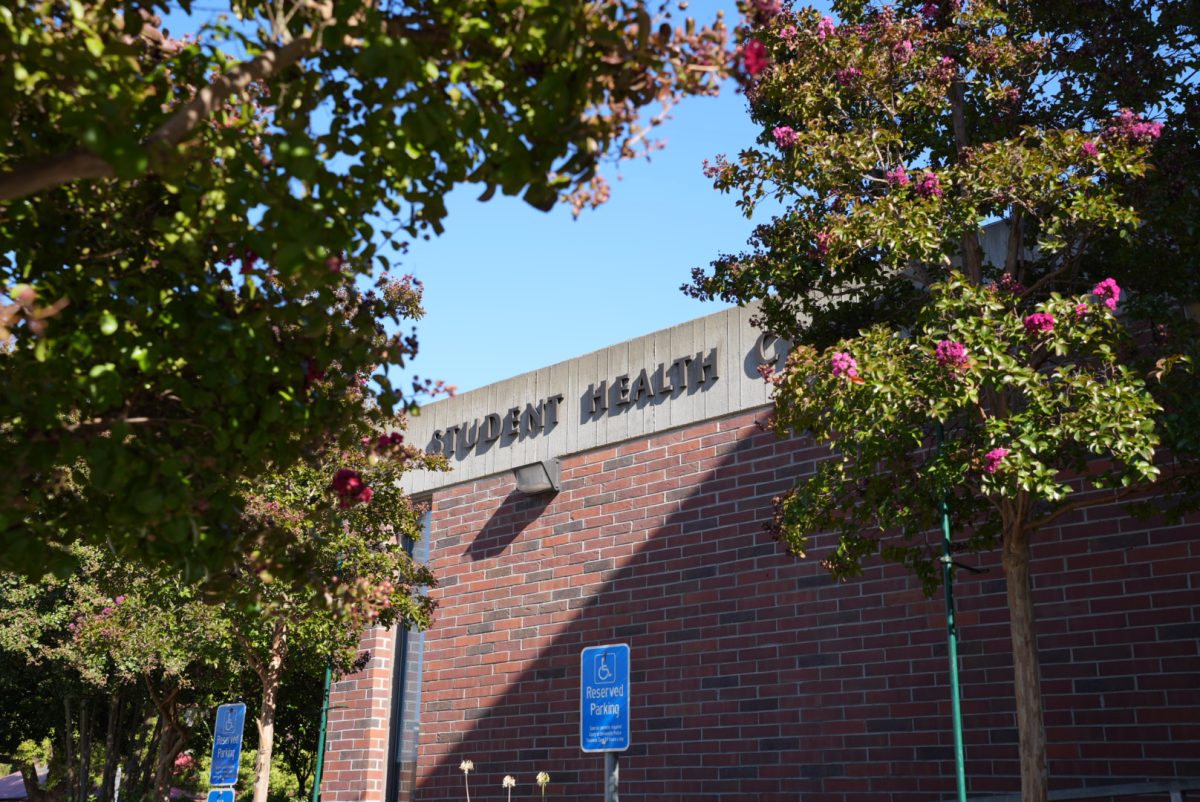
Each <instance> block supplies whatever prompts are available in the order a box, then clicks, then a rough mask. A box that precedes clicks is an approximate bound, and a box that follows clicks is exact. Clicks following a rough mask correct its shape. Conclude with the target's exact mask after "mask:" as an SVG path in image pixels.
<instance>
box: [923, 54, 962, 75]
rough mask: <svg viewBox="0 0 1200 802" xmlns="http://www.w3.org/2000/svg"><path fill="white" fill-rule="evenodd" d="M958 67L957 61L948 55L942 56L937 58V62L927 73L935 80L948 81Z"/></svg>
mask: <svg viewBox="0 0 1200 802" xmlns="http://www.w3.org/2000/svg"><path fill="white" fill-rule="evenodd" d="M957 69H958V62H957V61H955V60H954V59H953V58H951V57H950V56H942V57H941V58H940V59H938V63H937V64H936V65H935V66H934V67H933V69H932V70H930V72H929V75H930V77H931V78H933V79H934V80H935V81H949V80H950V79H951V78H953V77H954V73H955V72H956V71H957Z"/></svg>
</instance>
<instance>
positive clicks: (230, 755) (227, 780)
mask: <svg viewBox="0 0 1200 802" xmlns="http://www.w3.org/2000/svg"><path fill="white" fill-rule="evenodd" d="M245 724H246V705H245V704H244V703H242V702H237V703H235V704H230V705H221V706H220V707H218V708H217V723H216V726H214V727H213V748H212V767H211V768H210V769H209V771H208V784H209V785H217V786H220V785H234V784H236V783H237V779H238V769H239V768H241V765H242V730H243V729H244V728H245ZM214 794H217V796H216V797H215V798H214V796H213V795H214ZM223 794H228V799H227V798H226V796H223ZM208 802H233V789H231V788H225V789H222V788H218V789H214V790H212V791H209V792H208Z"/></svg>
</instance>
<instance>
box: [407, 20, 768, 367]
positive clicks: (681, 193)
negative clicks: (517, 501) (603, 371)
mask: <svg viewBox="0 0 1200 802" xmlns="http://www.w3.org/2000/svg"><path fill="white" fill-rule="evenodd" d="M717 9H724V10H725V12H726V20H727V22H729V23H730V24H731V25H732V24H734V23H736V22H737V20H738V14H737V7H736V3H735V2H734V0H702V1H701V2H693V3H691V5H690V7H689V9H688V11H687V13H688V14H689V15H691V16H695V17H696V18H697V20H704V19H711V18H713V17H714V16H715V13H716V10H717ZM672 117H673V119H671V120H670V121H668V122H667V123H666V124H665V125H664V126H663V127H662V128H661V129H660V133H659V138H661V139H666V140H667V142H668V144H667V147H666V148H665V149H664V150H661V151H658V152H657V153H655V154H654V155H653V157H652V159H651V160H650V161H649V162H645V161H638V162H633V163H628V162H627V163H625V164H622V165H620V166H619V169H617V170H613V169H609V170H608V173H607V176H608V179H609V182H610V183H611V185H612V198H611V200H609V202H608V203H606V204H605V205H603V206H601V207H600V208H599V209H596V210H594V211H585V212H584V213H583V214H582V215H581V216H580V217H579V219H578V220H573V219H572V217H571V212H570V209H569V208H567V207H559V208H556V209H554V210H553V211H551V212H549V213H544V212H539V211H537V210H535V209H533V208H532V207H529V206H527V205H526V204H525V203H523V202H521V201H520V200H517V199H512V198H504V197H499V196H497V197H495V198H493V199H492V200H491V201H488V202H487V203H479V202H478V201H477V200H476V199H477V198H478V197H479V194H480V191H479V190H478V189H476V188H474V187H463V188H460V189H459V190H458V191H456V192H455V193H454V194H453V195H452V196H451V198H450V201H449V204H448V208H449V210H450V216H449V219H448V220H447V221H446V232H445V233H444V234H443V235H442V236H441V237H440V238H437V239H435V240H431V241H429V242H417V243H414V244H413V246H412V247H411V249H410V251H409V255H408V256H407V257H406V258H405V260H404V269H405V271H406V272H411V273H413V274H414V275H416V276H417V277H418V278H420V279H421V280H422V281H423V282H424V283H425V309H426V313H427V314H426V317H425V319H424V320H423V321H421V323H420V324H419V325H418V327H417V332H418V336H419V338H420V343H421V345H420V349H421V350H420V353H419V354H418V356H417V359H416V360H415V362H414V363H413V365H412V370H413V372H415V373H416V374H418V375H420V376H422V377H431V378H435V379H443V380H445V381H446V382H448V383H450V384H454V385H457V387H458V389H459V390H460V391H465V390H470V389H474V388H476V387H481V386H483V385H486V384H491V383H492V382H496V381H500V380H502V379H506V378H508V377H510V376H515V375H517V374H520V373H524V372H526V371H530V370H536V369H537V368H540V367H543V366H545V365H550V364H553V363H555V362H560V361H562V360H564V359H570V358H571V357H574V356H578V355H580V354H585V353H588V352H589V351H594V350H597V349H599V348H603V347H605V346H608V345H612V344H613V343H617V342H620V341H622V340H627V339H629V338H631V337H637V336H639V335H642V334H646V333H649V332H652V331H656V330H658V329H661V328H665V327H667V326H671V325H674V324H676V323H681V322H683V321H686V320H691V319H692V318H695V317H700V316H701V315H705V314H709V313H711V312H716V311H718V310H719V309H721V308H723V307H722V306H721V305H718V304H715V303H701V302H699V301H695V300H692V299H689V298H687V297H685V296H684V295H683V294H682V293H681V292H680V291H679V285H680V284H682V283H684V282H685V281H687V279H688V277H689V275H690V273H691V269H692V268H693V267H697V266H706V265H708V263H709V262H710V261H711V260H712V259H713V258H714V257H715V256H717V255H718V254H719V253H721V252H722V251H735V250H738V249H740V248H741V247H742V246H743V245H744V243H745V242H746V238H747V236H748V234H749V233H750V229H751V227H752V225H753V223H752V222H749V221H747V220H746V219H745V218H744V217H743V216H742V214H741V212H740V211H739V210H738V209H737V207H736V206H735V205H734V202H733V198H732V197H730V196H726V195H721V194H719V193H717V192H716V191H715V190H713V189H712V182H711V181H710V180H708V179H706V178H704V176H703V174H702V173H701V162H702V161H703V160H704V159H706V158H708V159H711V158H712V157H713V156H715V155H716V154H718V153H729V154H734V153H737V152H738V151H739V150H740V149H742V148H744V147H746V146H747V145H749V144H751V143H752V142H753V141H754V138H755V136H756V135H757V130H756V129H755V128H754V127H753V126H752V125H751V124H750V121H749V118H748V116H747V114H746V101H745V98H744V97H743V96H741V95H740V94H737V92H736V89H735V87H734V86H733V85H732V84H730V85H728V86H726V87H725V90H724V91H723V92H722V94H721V97H719V98H691V99H688V100H686V101H684V102H683V103H681V104H680V105H679V106H677V107H676V108H675V110H674V112H673V114H672ZM618 178H619V180H617V179H618Z"/></svg>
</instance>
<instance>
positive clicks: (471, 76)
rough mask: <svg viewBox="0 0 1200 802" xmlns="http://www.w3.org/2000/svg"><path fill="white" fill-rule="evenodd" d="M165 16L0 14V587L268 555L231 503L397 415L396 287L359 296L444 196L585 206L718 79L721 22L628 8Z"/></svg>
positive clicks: (577, 2) (310, 6)
mask: <svg viewBox="0 0 1200 802" xmlns="http://www.w3.org/2000/svg"><path fill="white" fill-rule="evenodd" d="M211 6H212V4H211V3H210V4H208V5H207V6H206V7H205V12H206V13H207V12H210V11H212V10H213V9H212V7H211ZM191 10H192V8H191V3H190V2H188V0H179V1H178V2H168V1H167V0H151V1H150V2H145V3H131V2H124V1H123V0H83V1H82V2H62V3H59V2H43V0H16V2H11V3H5V4H4V7H3V8H2V9H0V387H3V389H2V390H0V448H2V449H3V451H4V453H5V454H6V456H7V459H8V466H9V470H7V471H5V472H4V474H3V477H2V478H0V533H3V539H2V541H0V542H2V543H3V548H0V565H2V566H3V567H5V568H12V569H16V570H22V571H26V572H29V573H35V572H37V571H40V570H41V569H42V567H43V566H44V565H46V563H47V562H48V561H49V562H52V563H54V564H56V565H57V566H58V567H59V568H61V569H62V570H64V571H68V570H70V567H71V564H72V561H71V560H70V559H69V555H70V552H69V550H68V549H65V548H64V546H65V545H66V544H69V543H71V542H74V541H84V542H88V543H92V544H97V545H103V546H104V547H105V548H109V549H111V550H113V551H115V552H117V553H118V554H121V555H124V556H128V557H136V558H139V559H144V560H146V561H147V562H149V563H153V564H158V563H164V562H165V563H167V564H170V565H171V566H174V567H177V568H179V569H181V570H182V571H184V572H185V574H186V575H187V576H189V577H202V576H206V575H212V574H218V573H220V572H221V571H223V570H224V569H226V568H229V567H230V566H231V565H232V564H233V563H234V562H235V561H236V560H237V559H238V558H239V556H240V555H241V554H243V553H245V552H247V551H251V550H259V551H262V552H264V553H269V552H273V553H275V554H276V555H280V554H282V553H283V552H284V551H286V544H275V545H272V543H271V542H270V539H271V537H272V536H273V535H274V534H278V532H274V533H273V532H269V531H265V532H260V533H254V532H247V531H246V530H245V528H244V527H242V525H241V523H242V517H241V516H242V512H243V510H244V507H245V504H246V497H245V491H244V487H245V485H244V483H243V480H245V479H247V478H249V477H254V476H258V475H260V474H262V473H264V472H266V471H268V470H269V471H277V472H279V471H286V470H287V469H288V468H289V467H290V466H292V465H294V464H296V463H297V462H298V461H299V460H301V459H304V458H311V457H313V455H315V454H317V453H318V452H319V451H321V449H322V448H324V444H325V442H326V441H327V439H328V438H329V437H330V435H331V434H332V435H334V436H335V437H338V438H340V440H341V445H342V446H346V445H348V444H349V443H350V442H352V439H353V437H354V436H355V435H353V434H352V433H351V432H350V428H352V427H347V426H346V425H345V423H346V421H347V420H349V419H351V418H356V417H360V416H362V415H366V416H368V417H369V418H372V419H375V422H376V424H377V425H382V423H383V421H385V420H387V419H388V418H389V417H390V416H391V415H393V414H394V413H396V412H397V411H400V410H403V409H404V408H405V407H407V406H408V405H409V404H410V403H411V402H412V400H413V391H412V390H408V389H401V388H397V387H393V386H392V384H391V383H390V381H389V379H388V376H389V370H390V369H393V368H397V367H400V366H403V365H404V364H405V362H406V361H407V360H408V359H409V358H410V357H411V356H412V355H413V353H414V351H415V348H416V340H415V338H413V337H412V336H411V335H410V334H409V333H408V332H407V331H405V330H402V329H401V328H400V327H401V326H402V325H405V326H406V325H407V323H408V321H409V320H411V319H413V318H414V317H415V316H416V311H415V305H414V304H413V303H412V298H413V291H414V290H415V285H413V284H412V283H411V282H408V283H407V286H404V284H403V283H402V282H399V279H396V278H394V277H393V278H390V279H389V278H386V277H381V274H382V273H384V272H387V271H388V270H389V269H393V268H394V265H393V264H392V263H391V260H392V259H393V258H394V255H395V253H396V252H397V251H400V252H402V250H403V245H404V240H406V239H410V238H412V237H414V236H429V235H430V234H433V233H440V232H441V231H442V229H443V221H444V218H445V216H446V207H445V202H444V199H445V195H446V193H447V192H449V191H450V190H451V189H452V188H453V187H455V186H456V185H459V184H462V183H468V182H469V183H475V184H478V185H479V186H480V187H481V188H482V191H483V196H484V198H487V197H490V196H491V195H492V194H493V193H495V192H496V191H500V192H503V193H505V194H508V195H518V196H521V197H523V198H524V199H525V200H527V201H528V202H529V203H530V204H531V205H533V206H535V207H537V208H539V209H547V208H549V207H550V206H551V205H553V204H554V203H555V202H556V201H558V200H559V199H567V200H569V201H570V202H571V203H573V204H575V206H576V208H582V207H583V206H587V205H593V204H595V203H599V202H601V201H602V200H603V198H604V197H605V196H606V194H607V191H606V189H605V186H604V182H603V179H602V177H601V176H600V174H599V172H598V170H599V168H600V167H601V165H602V163H603V162H604V161H605V160H606V159H619V158H629V157H632V156H634V155H637V154H639V153H643V152H645V151H646V149H648V148H651V147H653V142H652V141H651V140H650V139H648V136H647V135H648V133H649V130H650V129H651V128H652V127H653V126H654V125H655V124H656V123H658V122H660V121H661V120H662V119H663V116H664V115H665V111H666V109H669V108H670V107H671V106H672V105H673V104H674V103H675V102H677V101H678V100H679V99H681V98H682V97H684V96H687V95H703V94H709V93H713V92H715V91H716V88H717V83H718V79H719V76H720V75H721V72H722V69H723V65H724V61H725V48H724V43H725V38H726V37H725V29H724V27H723V25H722V24H721V23H720V21H719V20H718V21H717V22H716V23H714V24H713V25H709V26H698V25H696V24H694V23H691V22H688V23H684V22H682V21H681V22H680V23H679V24H678V25H672V24H670V23H669V22H668V21H667V18H666V16H665V14H666V11H667V8H666V6H665V5H659V4H653V3H646V2H641V0H566V1H564V0H499V1H497V0H423V1H422V2H413V3H402V4H400V3H375V2H361V1H360V2H337V3H334V2H322V1H321V0H286V1H285V2H272V3H259V2H248V1H247V0H232V2H230V3H229V4H228V6H227V10H228V12H229V19H228V20H226V19H222V18H216V20H215V21H214V22H212V23H211V24H206V25H205V26H203V27H202V28H200V30H199V31H198V32H196V34H195V35H191V36H187V37H177V36H173V35H172V34H171V33H170V32H169V31H168V30H166V29H164V28H163V26H162V23H161V16H160V15H162V14H173V15H176V18H180V17H183V18H186V14H187V13H188V12H189V11H191ZM392 272H393V274H394V273H395V271H394V270H392ZM334 309H336V310H337V311H336V312H331V311H330V310H334ZM421 386H422V387H424V384H422V385H421ZM47 546H49V547H50V548H47Z"/></svg>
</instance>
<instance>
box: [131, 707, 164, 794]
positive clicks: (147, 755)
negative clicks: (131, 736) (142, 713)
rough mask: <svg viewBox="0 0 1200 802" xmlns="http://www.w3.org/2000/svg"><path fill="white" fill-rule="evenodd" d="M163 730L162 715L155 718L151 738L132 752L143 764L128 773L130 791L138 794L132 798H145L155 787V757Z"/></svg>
mask: <svg viewBox="0 0 1200 802" xmlns="http://www.w3.org/2000/svg"><path fill="white" fill-rule="evenodd" d="M144 709H145V708H144V707H143V710H144ZM162 728H163V717H162V714H161V713H160V714H158V715H156V716H155V717H154V726H153V727H152V728H151V729H150V730H149V732H150V737H149V738H148V739H146V740H143V741H142V742H141V744H140V748H137V749H134V750H131V753H132V754H138V755H139V757H140V759H141V762H140V763H138V764H137V765H136V768H135V769H134V770H132V771H127V772H126V775H127V779H128V781H129V782H130V783H131V788H130V790H131V791H134V792H136V797H131V798H136V799H141V798H144V797H145V796H146V795H147V792H148V791H149V790H150V789H151V788H152V787H153V786H152V785H151V783H152V782H153V781H154V765H155V760H154V757H155V754H156V750H157V746H158V738H159V735H160V734H161V733H162ZM139 753H140V754H139Z"/></svg>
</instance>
